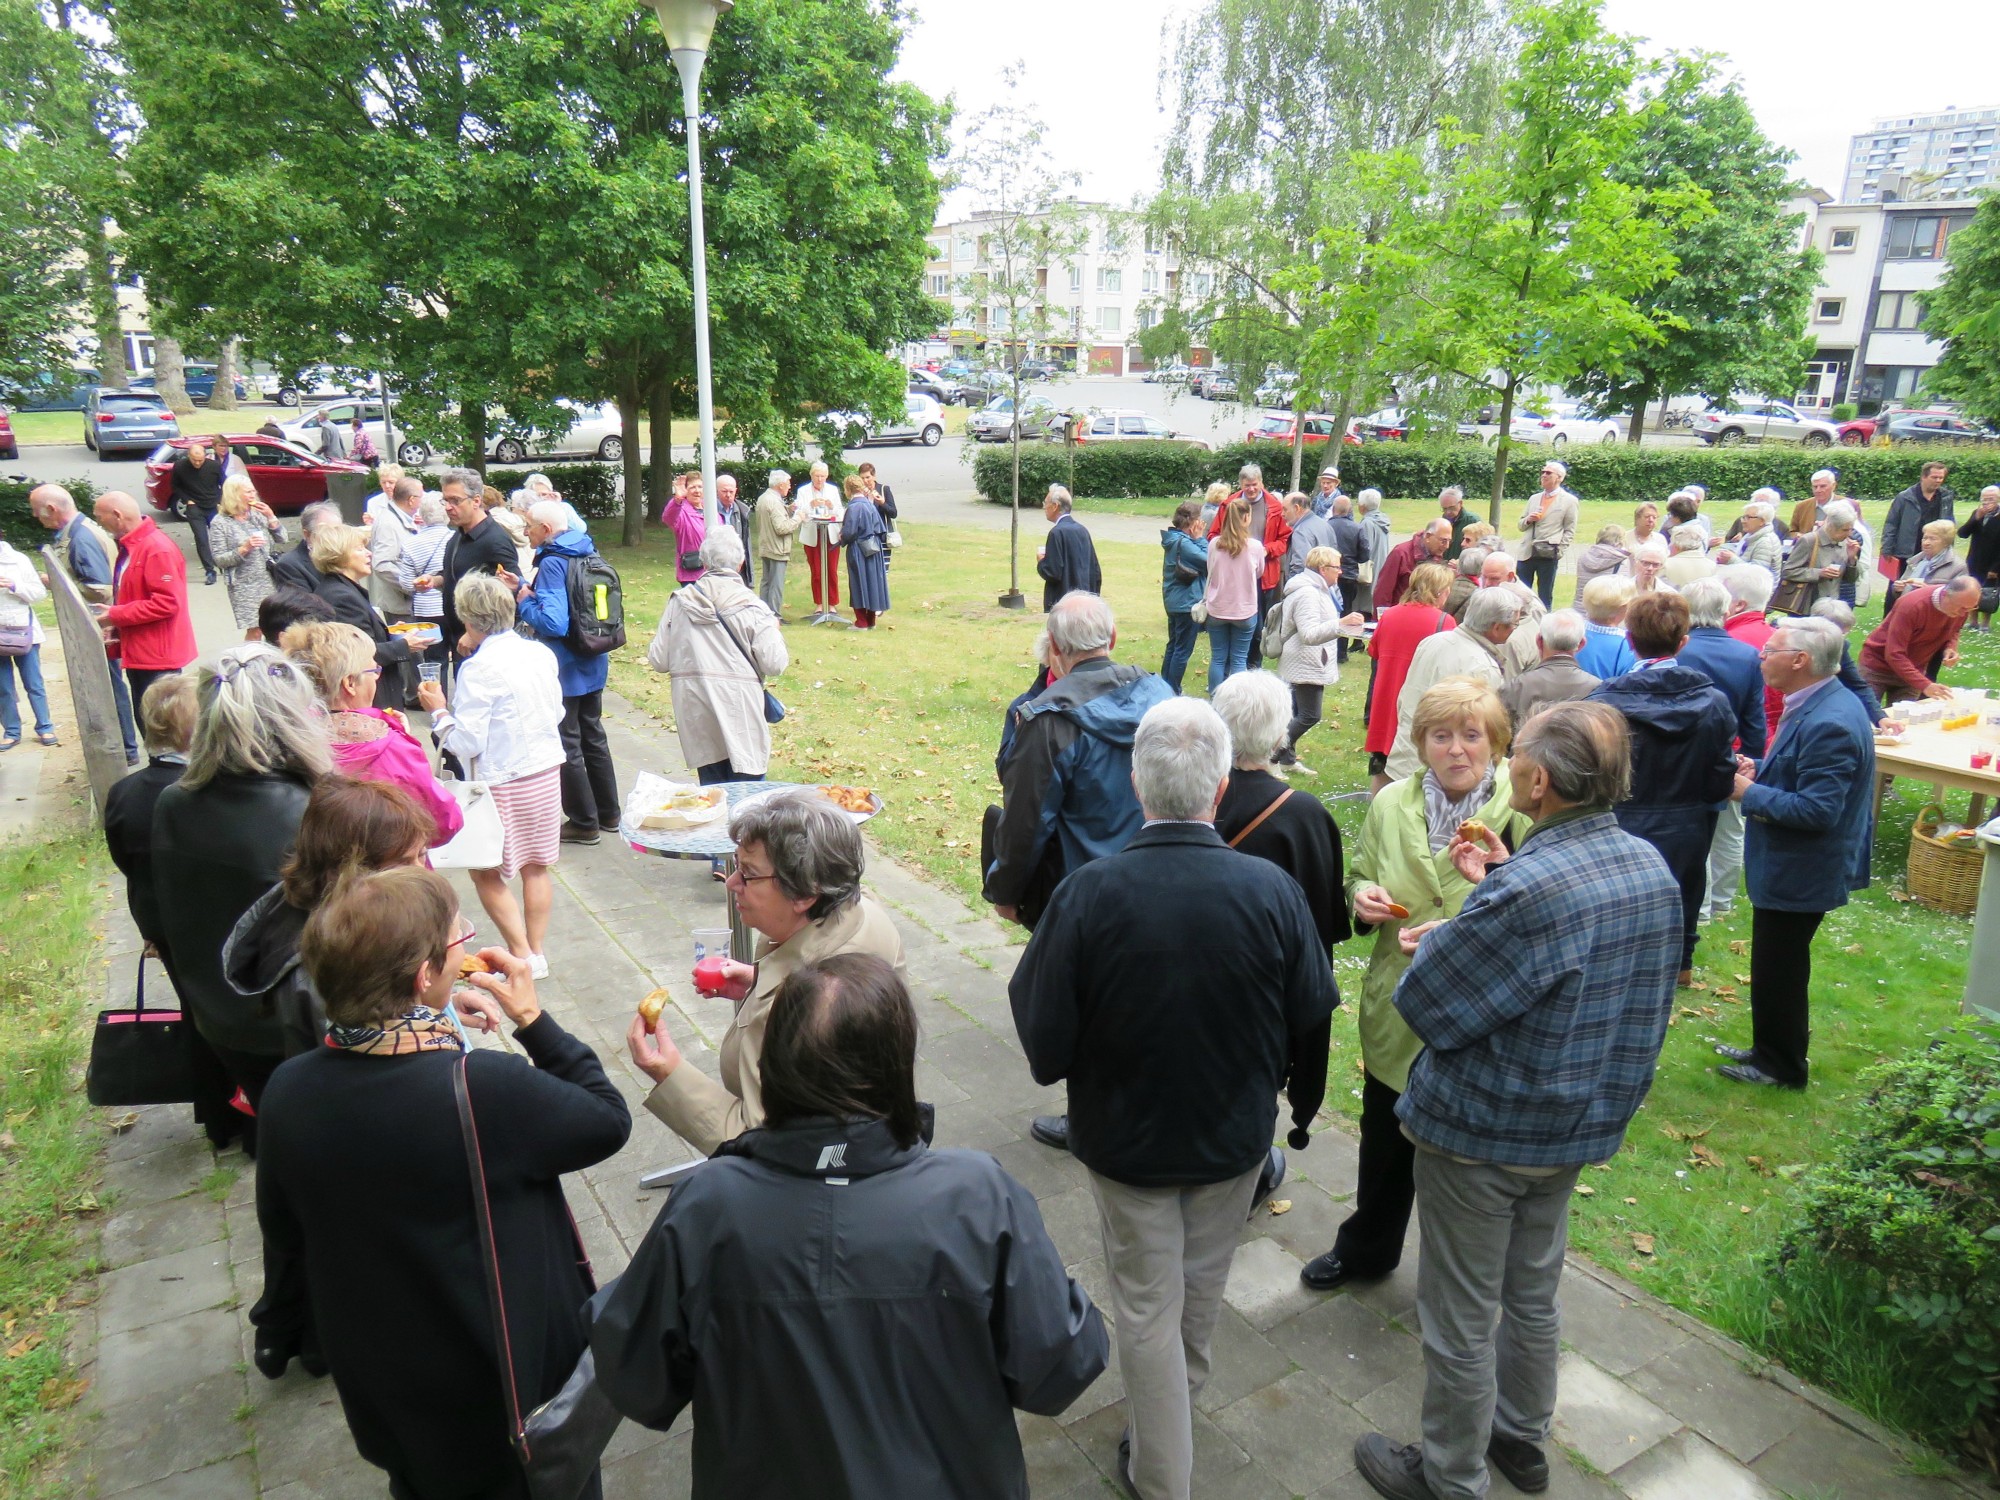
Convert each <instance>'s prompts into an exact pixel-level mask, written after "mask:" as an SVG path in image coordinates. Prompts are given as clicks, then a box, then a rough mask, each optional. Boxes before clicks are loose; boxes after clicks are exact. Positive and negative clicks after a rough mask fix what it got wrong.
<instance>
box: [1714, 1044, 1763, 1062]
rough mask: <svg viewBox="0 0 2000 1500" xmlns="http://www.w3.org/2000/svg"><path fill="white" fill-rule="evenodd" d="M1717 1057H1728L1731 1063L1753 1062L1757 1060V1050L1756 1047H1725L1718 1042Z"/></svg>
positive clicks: (1716, 1045)
mask: <svg viewBox="0 0 2000 1500" xmlns="http://www.w3.org/2000/svg"><path fill="white" fill-rule="evenodd" d="M1715 1055H1716V1056H1717V1057H1726V1058H1728V1059H1729V1060H1730V1061H1731V1062H1740V1063H1742V1062H1752V1061H1754V1060H1755V1059H1756V1056H1757V1049H1756V1048H1755V1047H1725V1046H1724V1045H1723V1044H1722V1043H1721V1042H1717V1043H1716V1044H1715Z"/></svg>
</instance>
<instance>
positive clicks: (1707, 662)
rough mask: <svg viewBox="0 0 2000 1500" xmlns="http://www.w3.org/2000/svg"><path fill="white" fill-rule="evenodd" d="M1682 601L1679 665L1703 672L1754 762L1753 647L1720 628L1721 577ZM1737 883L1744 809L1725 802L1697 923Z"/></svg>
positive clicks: (1724, 615)
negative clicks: (1684, 633)
mask: <svg viewBox="0 0 2000 1500" xmlns="http://www.w3.org/2000/svg"><path fill="white" fill-rule="evenodd" d="M1681 599H1682V601H1683V602H1684V603H1685V604H1686V605H1687V607H1688V638H1687V640H1686V641H1685V642H1684V643H1683V644H1682V646H1681V650H1680V656H1679V658H1678V659H1679V661H1680V664H1681V665H1682V666H1684V667H1693V668H1694V669H1695V670H1696V671H1698V672H1703V673H1706V674H1707V676H1708V680H1709V681H1710V682H1712V683H1714V684H1715V685H1716V687H1717V688H1718V689H1719V690H1720V691H1721V693H1722V696H1723V697H1725V698H1727V699H1728V700H1729V706H1730V707H1731V708H1732V709H1734V710H1735V711H1736V753H1737V754H1738V755H1747V756H1749V757H1750V758H1751V759H1752V760H1756V759H1758V758H1759V757H1760V756H1762V755H1763V753H1764V737H1765V731H1766V725H1765V723H1764V674H1763V673H1762V672H1761V671H1759V670H1758V662H1757V648H1756V647H1755V646H1752V645H1750V644H1749V643H1748V642H1747V641H1739V640H1738V639H1736V637H1735V636H1733V635H1731V634H1730V633H1729V632H1728V631H1727V630H1725V629H1723V625H1722V622H1723V621H1724V620H1727V619H1728V618H1729V611H1730V610H1731V609H1732V608H1733V607H1734V605H1733V603H1732V601H1731V599H1730V597H1729V590H1728V589H1727V588H1726V587H1725V586H1724V585H1723V583H1722V582H1721V580H1720V579H1715V578H1697V579H1695V580H1694V582H1692V583H1690V584H1689V585H1688V586H1687V587H1686V588H1684V589H1682V590H1681ZM1742 883H1743V809H1742V807H1741V806H1740V805H1739V804H1737V803H1735V802H1725V803H1723V804H1722V807H1721V809H1720V811H1719V812H1718V814H1717V816H1716V819H1715V833H1714V836H1713V837H1711V838H1710V839H1709V842H1708V890H1707V893H1706V894H1705V896H1704V897H1703V900H1702V904H1701V919H1702V920H1703V921H1705V922H1706V921H1713V920H1714V919H1715V918H1717V917H1723V916H1727V915H1728V914H1729V908H1730V907H1731V906H1732V905H1734V904H1735V901H1736V888H1737V886H1739V885H1741V884H1742Z"/></svg>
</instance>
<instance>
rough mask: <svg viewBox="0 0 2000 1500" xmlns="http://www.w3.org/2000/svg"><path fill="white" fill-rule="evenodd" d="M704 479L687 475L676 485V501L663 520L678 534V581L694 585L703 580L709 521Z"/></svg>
mask: <svg viewBox="0 0 2000 1500" xmlns="http://www.w3.org/2000/svg"><path fill="white" fill-rule="evenodd" d="M701 498H702V487H701V476H700V475H699V474H683V475H681V477H680V478H679V479H678V480H676V481H675V483H674V498H673V499H671V500H669V501H668V502H667V508H666V511H665V513H664V514H663V515H661V517H660V519H661V520H662V521H665V522H666V523H667V525H669V526H671V527H672V528H673V531H674V582H676V583H693V582H694V581H695V580H696V579H697V578H699V577H701V571H702V569H701V544H702V540H703V538H705V537H706V536H707V535H708V520H707V518H706V517H705V516H703V515H702V513H701Z"/></svg>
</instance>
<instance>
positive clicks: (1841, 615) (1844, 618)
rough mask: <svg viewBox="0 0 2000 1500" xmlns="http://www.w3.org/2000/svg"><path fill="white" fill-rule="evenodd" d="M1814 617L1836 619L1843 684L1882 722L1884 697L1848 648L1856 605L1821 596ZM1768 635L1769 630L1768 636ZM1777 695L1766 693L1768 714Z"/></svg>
mask: <svg viewBox="0 0 2000 1500" xmlns="http://www.w3.org/2000/svg"><path fill="white" fill-rule="evenodd" d="M1812 617H1813V618H1814V619H1816V620H1831V621H1833V628H1834V629H1835V630H1838V631H1839V632H1840V674H1839V675H1840V685H1841V686H1842V687H1844V688H1846V689H1847V690H1848V692H1850V693H1852V694H1854V699H1855V701H1856V702H1857V703H1859V704H1860V705H1861V711H1862V712H1863V713H1865V714H1866V715H1868V722H1869V723H1870V724H1880V723H1881V722H1882V719H1883V717H1884V716H1883V713H1882V700H1881V699H1880V698H1878V697H1876V696H1875V689H1873V688H1872V687H1870V686H1869V685H1868V679H1867V678H1865V677H1863V676H1862V675H1861V669H1860V668H1859V667H1857V666H1855V665H1854V656H1853V653H1852V652H1850V651H1849V650H1848V649H1847V638H1848V637H1849V636H1850V635H1852V634H1853V633H1854V606H1853V605H1851V604H1849V603H1847V602H1846V601H1845V600H1844V599H1822V600H1820V601H1819V603H1817V604H1815V605H1814V606H1813V607H1812ZM1768 638H1769V636H1768V632H1767V635H1766V639H1768ZM1775 696H1776V695H1775V694H1771V693H1768V692H1767V694H1766V696H1765V699H1764V711H1765V713H1766V715H1769V714H1771V713H1772V712H1773V711H1774V708H1775V705H1774V704H1773V702H1772V699H1773V698H1774V697H1775Z"/></svg>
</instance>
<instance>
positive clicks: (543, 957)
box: [528, 953, 549, 979]
mask: <svg viewBox="0 0 2000 1500" xmlns="http://www.w3.org/2000/svg"><path fill="white" fill-rule="evenodd" d="M528 977H529V978H530V979H547V978H548V977H549V960H548V955H547V954H544V953H530V954H529V955H528Z"/></svg>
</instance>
